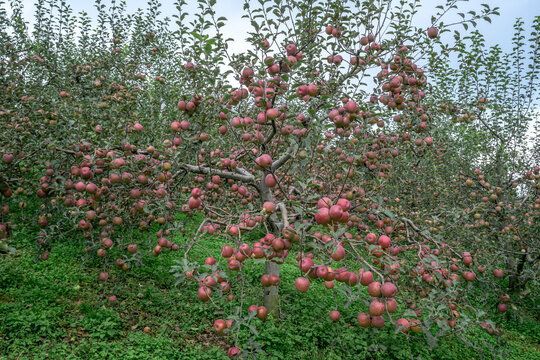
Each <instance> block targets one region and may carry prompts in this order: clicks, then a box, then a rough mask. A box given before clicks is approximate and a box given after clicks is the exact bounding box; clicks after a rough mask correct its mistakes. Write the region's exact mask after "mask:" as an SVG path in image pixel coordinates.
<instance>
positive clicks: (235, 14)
mask: <svg viewBox="0 0 540 360" xmlns="http://www.w3.org/2000/svg"><path fill="white" fill-rule="evenodd" d="M19 1H22V4H23V6H24V18H25V19H26V21H27V22H28V24H29V25H30V28H32V22H33V20H34V18H33V14H34V2H35V1H34V0H19ZM251 1H253V0H251ZM65 2H66V3H67V4H68V5H70V6H71V8H72V9H73V10H74V13H79V12H80V11H83V10H84V11H86V12H88V14H89V15H90V17H94V15H95V14H96V11H95V8H94V5H93V4H94V2H93V0H86V1H83V0H65ZM253 2H254V3H256V1H253ZM395 2H396V3H398V1H397V0H396V1H395ZM445 2H446V1H445V0H422V1H421V4H422V9H421V10H420V12H419V13H418V15H417V25H418V26H426V27H427V26H428V25H429V24H428V22H429V21H430V15H432V14H434V13H435V6H436V5H439V4H444V3H445ZM103 3H105V4H107V5H108V4H109V3H110V0H103ZM126 3H127V7H128V9H127V10H128V12H133V11H135V10H136V9H138V8H142V9H144V8H146V6H147V0H126ZM187 3H188V4H189V5H190V6H192V8H193V9H194V10H195V6H196V1H195V0H187ZM243 3H244V0H217V2H216V6H215V9H216V13H217V14H218V16H225V17H226V18H227V19H228V22H227V25H226V26H225V27H224V28H222V31H223V33H224V34H225V36H226V37H231V38H234V39H235V42H234V43H233V44H232V46H231V48H232V49H231V50H232V51H233V52H238V51H243V50H245V49H246V48H247V47H246V45H245V42H244V41H241V40H244V39H245V36H246V29H249V23H248V22H247V21H246V19H242V18H241V16H242V14H243V13H244V12H243ZM482 3H485V4H488V5H490V6H491V7H495V6H498V7H499V8H500V13H501V16H493V17H492V18H491V19H492V23H491V24H489V23H487V22H484V21H482V22H479V24H478V25H479V26H478V29H479V30H480V32H481V33H482V34H484V36H485V38H486V45H488V46H491V45H495V44H500V45H501V47H502V48H503V50H506V51H508V50H510V47H511V40H512V35H513V32H514V31H513V28H512V25H513V24H514V21H515V19H516V18H517V17H521V18H523V20H524V21H525V27H526V28H528V27H530V25H531V24H532V20H533V18H534V16H535V15H540V0H470V1H468V2H459V3H458V4H459V5H458V6H459V12H463V13H466V12H467V11H469V10H479V9H480V8H481V5H480V4H482ZM161 4H162V7H161V11H162V15H163V16H164V17H165V16H169V17H171V15H172V14H174V13H176V8H175V6H174V0H161ZM460 19H461V18H460V17H459V16H456V17H455V18H451V17H447V18H446V20H445V21H444V22H445V23H450V22H454V21H458V20H460ZM456 28H457V29H458V30H460V31H461V30H463V27H462V26H459V27H456Z"/></svg>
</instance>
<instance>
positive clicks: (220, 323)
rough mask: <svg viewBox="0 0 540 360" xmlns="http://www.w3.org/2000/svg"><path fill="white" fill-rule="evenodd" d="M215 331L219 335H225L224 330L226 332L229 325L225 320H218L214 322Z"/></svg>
mask: <svg viewBox="0 0 540 360" xmlns="http://www.w3.org/2000/svg"><path fill="white" fill-rule="evenodd" d="M213 327H214V330H215V331H216V332H217V333H218V334H220V335H221V334H223V330H225V329H226V328H227V323H226V322H225V320H223V319H217V320H216V321H214V326H213Z"/></svg>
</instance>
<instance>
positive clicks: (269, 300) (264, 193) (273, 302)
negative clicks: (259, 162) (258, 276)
mask: <svg viewBox="0 0 540 360" xmlns="http://www.w3.org/2000/svg"><path fill="white" fill-rule="evenodd" d="M265 175H266V173H265ZM265 175H263V176H262V177H261V178H262V179H261V182H260V184H259V188H260V192H261V193H260V195H261V202H262V203H264V202H266V201H270V202H274V196H273V195H272V192H271V191H270V189H269V188H268V186H266V183H265V181H264V178H265ZM261 205H262V204H261ZM267 222H268V226H269V228H270V231H272V233H273V234H274V236H275V237H276V238H277V237H280V236H281V231H282V230H283V223H282V222H279V220H278V218H277V215H276V214H275V213H274V214H272V215H270V216H269V217H268V218H267ZM265 274H266V275H272V274H275V275H278V276H279V264H277V263H275V262H273V261H270V260H266V269H265ZM263 303H264V306H265V307H266V309H267V310H268V313H269V314H272V315H273V316H275V317H276V318H278V317H279V289H278V287H277V286H269V287H267V288H265V289H264V297H263Z"/></svg>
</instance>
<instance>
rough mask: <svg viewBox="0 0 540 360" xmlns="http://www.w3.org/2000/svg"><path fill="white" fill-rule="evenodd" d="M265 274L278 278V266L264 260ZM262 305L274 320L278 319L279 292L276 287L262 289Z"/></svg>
mask: <svg viewBox="0 0 540 360" xmlns="http://www.w3.org/2000/svg"><path fill="white" fill-rule="evenodd" d="M265 274H268V275H271V274H276V275H278V276H279V264H276V263H275V262H273V261H270V260H266V271H265ZM263 303H264V307H266V309H267V310H268V313H270V314H272V315H274V316H275V317H276V318H277V317H279V291H278V287H277V286H269V287H267V288H265V289H264V298H263Z"/></svg>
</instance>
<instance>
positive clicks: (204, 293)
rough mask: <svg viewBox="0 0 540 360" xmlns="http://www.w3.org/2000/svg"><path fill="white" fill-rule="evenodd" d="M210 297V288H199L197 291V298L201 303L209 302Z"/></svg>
mask: <svg viewBox="0 0 540 360" xmlns="http://www.w3.org/2000/svg"><path fill="white" fill-rule="evenodd" d="M211 295H212V290H210V288H207V287H205V286H201V287H200V288H199V290H198V291H197V297H198V298H199V300H201V301H202V302H207V301H208V300H210V296H211Z"/></svg>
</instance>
